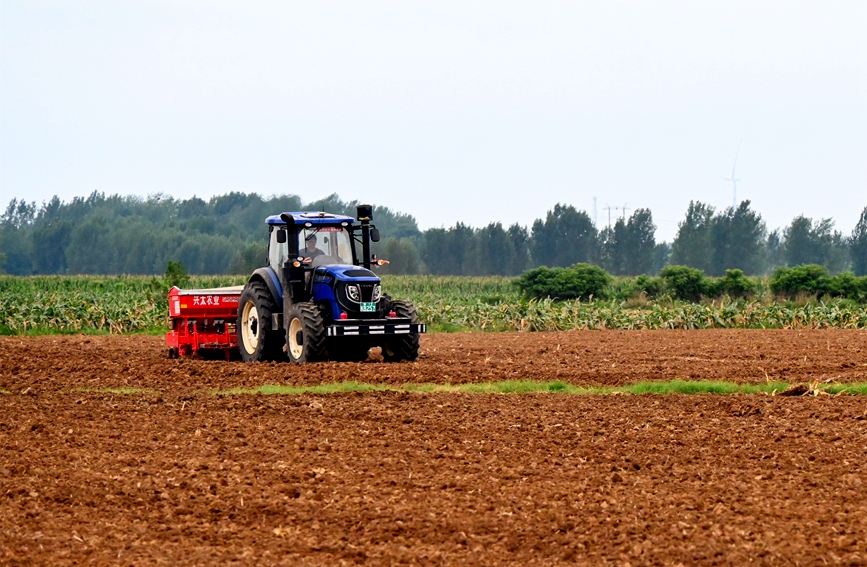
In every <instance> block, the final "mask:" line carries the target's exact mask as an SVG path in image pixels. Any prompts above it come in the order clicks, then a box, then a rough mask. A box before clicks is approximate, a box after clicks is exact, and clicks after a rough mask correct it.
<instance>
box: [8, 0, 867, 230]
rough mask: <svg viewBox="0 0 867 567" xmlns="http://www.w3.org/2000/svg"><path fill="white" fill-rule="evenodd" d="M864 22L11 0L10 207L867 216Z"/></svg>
mask: <svg viewBox="0 0 867 567" xmlns="http://www.w3.org/2000/svg"><path fill="white" fill-rule="evenodd" d="M865 38H867V2H864V1H863V0H853V1H841V0H827V1H823V2H816V1H813V0H810V1H800V0H785V1H775V0H766V1H758V2H757V1H755V0H750V1H737V0H725V1H715V0H708V1H702V2H695V1H668V0H654V1H653V2H647V1H645V0H641V1H618V0H612V1H605V2H599V1H597V0H593V1H571V2H554V1H538V0H537V1H523V2H517V1H509V0H497V1H491V2H477V1H471V0H459V1H454V2H451V1H436V2H407V1H405V0H404V1H395V2H380V1H375V0H373V1H365V2H357V1H346V2H338V1H317V2H289V1H281V2H276V1H275V2H261V1H255V0H245V1H243V2H242V1H233V2H225V1H218V0H209V1H207V2H206V1H203V0H198V1H183V0H171V1H165V2H164V1H158V0H153V1H147V2H140V1H135V0H124V1H123V2H117V1H116V0H110V1H105V2H102V1H89V0H81V1H78V2H68V1H60V2H54V1H42V0H24V1H17V0H14V1H13V0H0V201H2V205H3V206H4V207H5V205H6V204H8V202H9V201H11V200H12V199H15V198H17V199H25V200H27V201H35V202H36V203H37V204H39V203H42V202H43V201H47V200H49V199H50V198H51V197H52V196H53V195H57V196H59V197H60V198H61V199H62V200H64V201H69V200H71V199H72V198H73V197H75V196H86V195H89V194H90V193H91V192H93V191H100V192H104V193H106V194H116V193H117V194H124V195H126V194H129V195H139V196H147V195H151V194H155V193H164V194H168V195H172V196H175V197H177V198H189V197H192V196H193V195H197V196H199V197H202V198H205V199H207V198H209V197H211V196H213V195H219V194H223V193H227V192H229V191H243V192H256V193H259V194H261V195H263V196H268V195H272V194H287V193H288V194H296V195H299V196H300V197H301V198H302V200H304V201H308V202H309V201H313V200H316V199H319V198H322V197H325V196H327V195H329V194H331V193H337V194H339V195H340V196H341V198H343V199H345V200H359V201H363V202H371V203H374V204H379V205H385V206H388V207H390V208H391V209H393V210H397V211H401V212H405V213H408V214H411V215H413V216H414V217H415V218H416V220H417V221H418V223H419V226H420V227H421V228H422V229H427V228H431V227H439V226H444V227H448V226H451V225H453V224H454V223H456V222H458V221H460V222H464V223H466V224H469V225H471V226H477V227H478V226H484V225H486V224H488V223H490V222H497V221H499V222H502V223H503V224H504V225H510V224H513V223H516V222H517V223H519V224H522V225H530V224H532V222H533V220H534V219H536V218H542V217H544V216H545V214H546V212H547V211H548V210H550V209H552V208H553V206H554V205H555V204H556V203H566V204H571V205H574V206H575V207H576V208H578V209H583V210H586V211H587V212H588V213H589V214H590V216H591V218H596V220H597V226H598V227H599V228H602V227H604V226H606V225H607V224H608V222H609V215H610V218H611V219H612V220H613V219H616V218H617V217H619V216H621V215H622V214H623V213H624V210H625V212H626V214H627V216H628V215H630V214H632V212H634V210H635V209H636V208H650V209H651V211H652V213H653V218H654V220H655V222H656V224H657V225H658V231H657V239H658V240H669V241H670V240H671V239H672V238H673V237H674V235H675V234H676V231H677V223H678V222H680V221H681V220H682V219H683V217H684V214H685V212H686V209H687V206H688V204H689V202H690V200H697V201H702V202H704V203H708V204H710V205H713V206H715V207H717V208H718V209H719V210H722V209H724V208H726V207H729V206H731V205H732V202H733V197H734V195H733V186H732V183H731V181H727V180H726V179H725V178H726V177H731V174H732V168H733V166H734V165H735V158H736V157H737V164H736V172H735V176H736V178H737V179H740V181H739V182H738V184H737V198H738V201H740V200H742V199H749V200H750V201H751V202H752V204H753V208H754V210H756V211H758V212H759V213H761V214H762V216H763V218H764V220H765V222H766V224H767V226H768V228H769V229H774V228H778V227H784V226H785V225H787V224H788V223H790V222H791V220H792V219H793V218H794V217H795V216H797V215H801V214H803V215H806V216H808V217H811V218H815V219H818V218H825V217H831V218H833V219H835V221H836V226H837V228H838V229H839V230H841V231H842V232H843V233H844V234H848V233H850V232H851V230H852V228H853V227H854V226H855V224H856V222H857V221H858V217H859V215H860V212H861V211H862V210H863V209H864V208H865V207H867V39H865Z"/></svg>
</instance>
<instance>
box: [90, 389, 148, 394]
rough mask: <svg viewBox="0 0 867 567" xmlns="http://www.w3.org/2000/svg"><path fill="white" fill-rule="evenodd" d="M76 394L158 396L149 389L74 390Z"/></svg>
mask: <svg viewBox="0 0 867 567" xmlns="http://www.w3.org/2000/svg"><path fill="white" fill-rule="evenodd" d="M75 391H76V392H88V393H95V394H159V393H160V392H159V391H157V390H151V389H149V388H76V389H75Z"/></svg>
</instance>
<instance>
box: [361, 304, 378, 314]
mask: <svg viewBox="0 0 867 567" xmlns="http://www.w3.org/2000/svg"><path fill="white" fill-rule="evenodd" d="M374 311H376V303H374V302H366V301H362V302H361V312H362V313H372V312H374Z"/></svg>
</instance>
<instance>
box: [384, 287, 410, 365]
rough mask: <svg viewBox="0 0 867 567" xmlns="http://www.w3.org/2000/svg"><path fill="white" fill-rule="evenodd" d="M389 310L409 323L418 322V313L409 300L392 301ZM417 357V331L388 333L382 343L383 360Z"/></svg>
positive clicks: (392, 360) (402, 359)
mask: <svg viewBox="0 0 867 567" xmlns="http://www.w3.org/2000/svg"><path fill="white" fill-rule="evenodd" d="M391 310H392V311H394V312H395V314H396V315H397V316H398V317H400V318H404V319H409V320H410V322H411V323H418V313H416V310H415V307H413V305H412V303H410V302H409V301H393V302H392V303H391ZM416 358H418V333H409V334H406V335H389V336H388V338H386V339H385V344H383V345H382V359H383V360H384V361H385V362H401V361H404V360H408V361H413V360H415V359H416Z"/></svg>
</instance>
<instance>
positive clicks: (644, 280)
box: [615, 274, 665, 299]
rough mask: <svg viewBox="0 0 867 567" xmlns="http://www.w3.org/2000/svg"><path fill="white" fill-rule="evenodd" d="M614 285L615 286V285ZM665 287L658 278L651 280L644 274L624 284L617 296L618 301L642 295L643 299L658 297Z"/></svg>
mask: <svg viewBox="0 0 867 567" xmlns="http://www.w3.org/2000/svg"><path fill="white" fill-rule="evenodd" d="M615 285H616V284H615ZM664 288H665V285H664V283H663V281H662V279H660V278H651V277H649V276H646V275H644V274H642V275H640V276H638V277H636V278H635V279H632V280H631V281H629V280H627V281H626V282H624V284H623V287H622V288H621V289H620V290H619V293H618V294H617V296H618V299H629V298H634V297H638V296H640V295H642V294H643V295H644V297H648V298H649V297H659V296H660V295H662V292H663V291H664Z"/></svg>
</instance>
